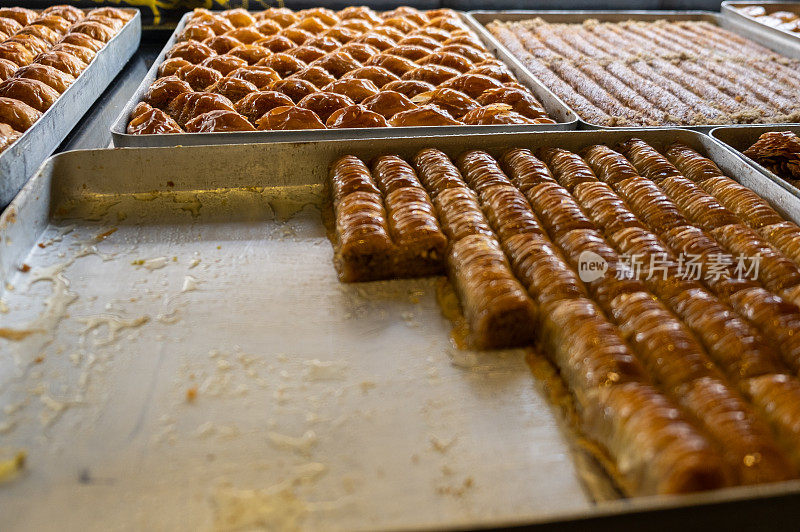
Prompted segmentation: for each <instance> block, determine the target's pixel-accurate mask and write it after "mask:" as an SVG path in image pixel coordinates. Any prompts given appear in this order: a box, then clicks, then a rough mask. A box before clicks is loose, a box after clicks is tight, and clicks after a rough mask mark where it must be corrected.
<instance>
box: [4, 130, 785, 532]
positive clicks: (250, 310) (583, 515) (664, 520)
mask: <svg viewBox="0 0 800 532" xmlns="http://www.w3.org/2000/svg"><path fill="white" fill-rule="evenodd" d="M632 136H636V137H640V138H642V139H644V140H645V141H648V142H651V143H654V144H663V143H666V142H673V141H681V142H685V143H687V144H689V145H691V146H693V147H695V148H696V149H698V150H700V151H701V152H703V153H706V154H707V155H709V156H710V157H711V158H712V159H714V160H715V161H716V162H717V163H718V164H719V165H720V166H721V167H722V169H723V170H725V171H726V172H727V173H729V174H731V175H733V176H735V177H736V178H737V179H738V180H740V182H742V183H743V184H745V185H746V186H748V187H750V188H752V189H753V190H755V191H756V192H757V193H759V194H761V195H762V196H764V197H766V198H768V199H769V200H770V202H771V203H772V204H773V205H775V206H776V207H777V208H778V209H779V210H780V211H781V212H782V213H784V214H786V215H787V216H789V217H790V218H791V219H793V220H795V221H798V222H800V199H798V198H796V197H794V196H791V195H789V194H787V193H786V191H785V190H784V189H783V188H781V187H780V186H778V185H777V184H776V183H774V182H772V181H770V180H769V179H766V178H765V177H764V176H763V175H762V174H760V173H759V172H757V171H756V170H755V169H754V168H752V167H751V166H750V165H748V164H747V163H745V162H744V161H743V160H742V159H740V158H739V157H737V156H736V155H735V154H733V153H732V152H731V151H729V150H728V149H726V148H724V147H723V146H722V145H721V144H719V143H718V142H717V141H715V140H713V139H712V138H711V137H708V136H705V135H701V134H699V133H697V132H694V131H687V130H637V129H634V130H625V131H578V132H548V133H508V134H493V135H479V136H467V137H464V136H462V137H453V136H442V137H429V138H386V139H377V140H374V139H361V140H347V141H345V140H335V141H317V142H305V143H277V144H244V145H228V146H206V147H197V146H195V147H172V148H132V149H116V150H109V149H104V150H91V151H73V152H67V153H62V154H59V155H57V156H54V157H52V158H51V159H49V160H48V161H47V162H46V163H45V164H44V165H43V167H42V169H41V170H40V171H39V172H38V173H37V175H36V176H35V177H34V178H33V179H32V180H31V181H30V182H29V183H28V184H27V185H26V187H25V188H24V189H23V191H22V192H21V193H20V195H19V196H18V197H17V198H16V199H15V201H14V202H13V203H12V205H11V206H10V207H9V208H8V209H7V210H6V212H5V213H4V214H3V215H2V217H0V243H2V249H3V251H2V253H0V301H2V305H1V306H0V309H1V310H2V313H0V327H2V328H3V329H2V330H3V332H2V335H3V336H2V337H0V351H2V352H3V354H4V355H5V356H3V357H0V404H2V405H3V406H4V409H0V434H2V445H0V461H2V460H3V459H5V458H7V457H8V456H9V455H13V453H15V452H18V451H21V450H24V451H26V452H27V464H26V466H25V468H24V469H23V470H22V471H21V473H20V474H19V475H18V476H17V477H16V478H12V479H7V480H6V481H5V483H4V485H3V489H2V490H0V506H2V507H4V508H13V509H14V511H13V512H0V528H2V529H3V530H17V529H26V530H56V529H58V530H65V529H66V530H85V529H98V528H109V527H112V526H121V527H123V528H135V529H145V530H146V529H176V528H178V529H210V528H220V529H237V530H238V529H255V528H265V529H287V530H294V529H300V528H303V529H311V530H314V529H326V530H329V529H331V530H385V529H401V528H402V529H423V528H424V529H437V530H438V529H443V528H466V527H490V526H493V527H500V526H512V525H537V526H540V527H542V528H547V527H554V528H557V529H561V530H564V529H570V530H577V529H585V526H588V525H586V523H595V524H600V525H601V524H602V523H605V524H606V525H607V526H608V527H609V528H608V529H609V530H610V529H612V528H611V527H614V528H613V529H615V530H618V529H619V527H620V526H621V525H623V524H627V525H632V524H634V523H638V524H639V526H647V528H648V530H659V529H662V530H663V529H665V527H666V526H667V525H669V526H671V527H673V528H672V529H674V527H676V526H677V525H678V523H680V522H683V523H686V522H691V523H693V524H698V523H700V524H702V523H709V522H713V523H714V524H716V525H720V524H723V523H728V524H729V525H731V526H735V527H737V529H741V526H743V525H744V524H746V523H753V522H754V521H753V520H754V519H756V520H757V519H761V520H762V521H761V522H762V523H763V522H764V521H763V519H769V522H770V523H771V525H775V526H778V525H779V524H780V523H781V522H786V519H784V518H783V517H782V516H791V515H793V514H792V511H793V510H796V505H797V503H798V501H800V482H787V483H781V484H773V485H765V486H755V487H742V488H735V489H727V490H722V491H718V492H713V493H705V494H697V495H688V496H681V497H653V498H636V499H631V500H622V501H620V500H615V501H608V502H596V503H595V502H593V500H592V498H591V497H590V496H589V494H588V493H587V491H586V490H585V488H584V485H583V483H582V482H581V481H580V480H579V471H578V468H577V467H576V464H575V462H574V461H573V459H572V457H571V451H570V444H569V439H568V438H566V437H565V434H564V432H563V431H562V429H561V426H560V422H559V419H560V417H559V416H557V415H555V414H554V411H553V410H552V408H551V406H550V405H549V403H548V401H547V400H546V398H545V397H546V395H545V393H544V391H543V390H541V389H540V388H539V387H538V386H537V385H536V384H535V381H534V379H533V378H532V377H531V375H530V371H529V369H528V368H527V366H526V364H525V362H524V360H523V353H522V352H521V351H519V350H509V351H497V352H485V353H479V352H472V351H462V350H458V349H455V348H454V347H453V344H452V343H451V341H450V338H449V335H450V333H451V328H452V326H451V324H450V322H448V321H447V320H445V319H444V318H443V317H442V315H441V311H440V308H439V306H438V304H437V296H436V292H437V289H439V288H440V287H441V286H440V283H442V281H441V278H440V279H436V278H428V279H417V280H396V281H384V282H376V283H366V284H349V285H348V284H341V283H339V282H338V280H337V278H336V274H335V271H334V268H333V264H332V257H333V250H332V247H331V244H330V242H329V240H328V238H327V234H326V229H325V226H324V223H323V215H322V214H321V213H322V212H324V209H323V207H322V205H323V201H324V199H323V196H324V192H323V189H324V184H323V183H324V182H325V180H326V179H327V170H328V165H329V164H330V163H331V162H332V161H333V160H335V158H337V157H338V156H340V155H342V154H350V153H352V154H356V155H359V156H361V157H364V158H370V157H373V156H375V155H377V154H384V153H399V154H401V155H403V156H406V157H408V156H411V155H412V154H414V153H415V152H416V151H417V150H419V149H421V148H423V147H430V146H435V147H438V148H441V149H443V150H445V151H446V152H448V153H449V154H450V155H451V156H455V155H457V154H458V153H460V152H461V151H462V150H464V149H467V148H470V147H474V148H481V149H487V150H489V151H491V152H493V153H495V154H497V152H498V150H500V149H502V148H507V147H512V146H525V147H530V148H535V147H538V146H560V147H563V148H567V149H571V150H579V149H581V148H583V147H585V146H587V145H590V144H594V143H599V142H605V143H616V142H618V141H621V140H624V139H628V138H630V137H632ZM97 508H102V509H103V511H102V512H100V513H98V512H97V511H96V509H97ZM765 511H768V512H769V513H768V514H767V515H765ZM782 519H783V521H782ZM755 522H758V521H755ZM790 522H791V523H793V524H794V525H796V521H790ZM569 526H571V527H572V528H558V527H569ZM598 526H599V525H598Z"/></svg>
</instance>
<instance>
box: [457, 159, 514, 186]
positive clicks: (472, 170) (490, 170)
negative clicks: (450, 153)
mask: <svg viewBox="0 0 800 532" xmlns="http://www.w3.org/2000/svg"><path fill="white" fill-rule="evenodd" d="M457 162H458V167H459V168H460V169H461V175H462V176H463V177H464V181H466V182H467V184H468V185H469V186H470V188H472V189H473V190H474V191H475V192H477V193H478V194H480V193H481V192H482V191H483V190H486V189H488V188H491V187H494V186H497V185H504V186H510V185H511V184H512V183H511V181H510V180H509V179H508V177H507V176H506V175H505V174H504V173H503V171H502V170H500V167H499V166H498V164H497V161H495V160H494V158H493V157H492V156H491V155H489V154H488V153H486V152H485V151H480V150H472V151H468V152H465V153H462V154H461V155H460V156H459V157H458V161H457Z"/></svg>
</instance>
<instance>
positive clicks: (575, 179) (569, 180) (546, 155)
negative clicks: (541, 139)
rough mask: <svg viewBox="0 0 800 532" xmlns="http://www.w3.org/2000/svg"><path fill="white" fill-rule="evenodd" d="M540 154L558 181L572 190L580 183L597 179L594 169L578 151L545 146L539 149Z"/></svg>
mask: <svg viewBox="0 0 800 532" xmlns="http://www.w3.org/2000/svg"><path fill="white" fill-rule="evenodd" d="M539 156H540V157H541V158H542V160H543V161H545V162H546V163H547V165H548V166H549V167H550V171H551V172H553V175H554V176H555V178H556V181H558V182H559V183H560V184H561V186H563V187H564V188H566V189H567V190H568V191H570V192H572V191H573V190H574V189H575V186H576V185H578V184H580V183H586V182H593V181H597V177H595V175H594V172H592V169H591V168H589V165H587V164H586V163H585V162H584V161H583V159H581V157H580V156H579V155H578V154H576V153H572V152H570V151H567V150H562V149H558V148H544V149H542V150H539Z"/></svg>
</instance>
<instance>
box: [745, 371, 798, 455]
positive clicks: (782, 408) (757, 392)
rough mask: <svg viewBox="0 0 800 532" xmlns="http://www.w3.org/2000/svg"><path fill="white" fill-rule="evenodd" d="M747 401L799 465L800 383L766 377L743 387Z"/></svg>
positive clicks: (769, 375)
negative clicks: (767, 423)
mask: <svg viewBox="0 0 800 532" xmlns="http://www.w3.org/2000/svg"><path fill="white" fill-rule="evenodd" d="M743 388H744V392H745V397H747V398H748V399H749V400H750V401H752V402H753V404H755V405H756V406H757V407H758V408H759V409H760V410H761V411H762V412H763V413H764V417H765V418H766V419H767V421H768V422H769V423H770V425H772V427H773V430H774V431H775V432H776V433H777V435H778V438H779V440H780V442H781V444H783V447H784V448H785V449H787V450H788V452H789V454H790V456H791V457H792V460H793V461H794V463H795V464H800V423H798V421H797V420H798V419H800V381H798V380H797V379H795V378H793V377H791V376H789V375H784V374H764V375H760V376H758V377H753V378H751V379H747V380H746V381H744V383H743Z"/></svg>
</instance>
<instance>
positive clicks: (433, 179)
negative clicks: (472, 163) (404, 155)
mask: <svg viewBox="0 0 800 532" xmlns="http://www.w3.org/2000/svg"><path fill="white" fill-rule="evenodd" d="M414 166H415V167H416V169H417V174H418V176H419V178H420V180H421V181H422V184H423V185H425V188H426V189H427V190H428V192H430V193H431V195H432V196H433V197H434V198H436V197H437V196H438V195H439V193H441V192H442V191H444V190H445V189H448V188H466V186H467V185H466V183H465V182H464V180H463V179H462V177H461V172H459V171H458V168H456V166H455V165H454V164H453V162H452V161H451V160H450V158H449V157H448V156H447V155H445V154H444V153H443V152H441V151H439V150H436V149H433V148H428V149H425V150H422V151H420V152H419V153H417V155H416V156H415V157H414Z"/></svg>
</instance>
